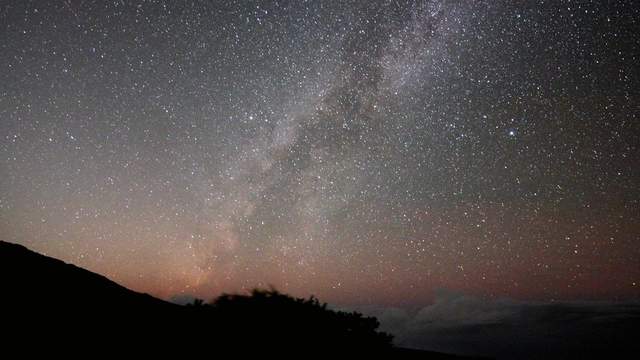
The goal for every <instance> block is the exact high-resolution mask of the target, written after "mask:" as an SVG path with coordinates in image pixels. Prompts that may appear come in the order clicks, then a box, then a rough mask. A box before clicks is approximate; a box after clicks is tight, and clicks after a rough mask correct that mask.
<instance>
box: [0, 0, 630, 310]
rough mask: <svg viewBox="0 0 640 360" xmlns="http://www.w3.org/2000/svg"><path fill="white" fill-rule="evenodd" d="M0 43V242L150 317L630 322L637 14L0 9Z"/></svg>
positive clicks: (113, 6) (346, 7)
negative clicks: (244, 306)
mask: <svg viewBox="0 0 640 360" xmlns="http://www.w3.org/2000/svg"><path fill="white" fill-rule="evenodd" d="M0 19H2V20H3V21H2V23H3V25H1V31H0V69H3V71H0V94H1V96H0V136H1V138H2V145H0V174H1V176H0V239H3V240H6V241H9V242H13V243H17V244H21V245H24V246H27V247H28V248H30V249H32V250H34V251H37V252H40V253H43V254H46V255H48V256H51V257H54V258H58V259H61V260H63V261H65V262H68V263H73V264H75V265H77V266H79V267H82V268H86V269H88V270H91V271H93V272H96V273H99V274H102V275H104V276H106V277H108V278H109V279H111V280H113V281H115V282H117V283H119V284H122V285H123V286H125V287H127V288H130V289H132V290H135V291H139V292H145V293H149V294H151V295H153V296H156V297H159V298H161V299H164V300H171V299H175V298H176V297H180V296H183V297H194V298H202V299H205V300H209V299H213V298H214V297H216V296H218V295H220V294H222V293H238V292H243V291H246V290H251V289H253V288H268V287H269V286H273V287H274V288H276V289H277V290H278V291H282V292H284V293H288V294H292V295H294V296H298V297H308V296H309V295H314V296H317V297H318V298H319V299H320V300H321V301H323V302H328V303H330V304H332V305H334V304H337V305H340V306H360V307H364V308H366V307H370V308H376V307H378V308H385V309H386V308H394V307H401V308H404V309H407V308H416V309H419V308H425V307H428V306H429V305H433V304H436V303H438V301H440V300H442V299H443V297H442V294H443V292H444V293H448V292H454V293H456V294H460V297H459V298H458V299H463V300H464V301H467V302H469V303H471V304H472V305H473V306H478V307H479V308H480V309H489V310H493V309H494V308H493V305H487V304H494V303H497V304H502V305H504V303H505V302H504V301H503V300H504V299H511V300H513V301H514V302H517V303H518V304H519V305H517V306H516V305H509V306H507V305H505V306H506V308H507V309H511V310H512V311H513V312H516V311H515V310H513V308H518V309H520V308H526V307H527V306H529V305H530V304H535V303H538V302H539V303H544V304H548V303H569V304H577V303H580V302H582V301H593V302H595V303H607V304H611V303H616V302H631V303H635V302H637V301H638V300H640V266H638V264H639V263H640V247H638V246H637V245H638V244H639V243H640V198H639V196H638V194H639V192H638V190H639V189H640V167H638V166H637V165H638V159H639V158H640V149H639V145H638V144H640V125H639V124H640V122H639V120H640V119H639V116H638V115H640V110H639V109H640V107H639V106H638V104H640V98H639V97H640V95H639V94H640V91H639V90H640V73H639V70H638V66H637V64H638V60H639V59H640V35H638V32H637V29H638V28H640V26H638V25H639V24H638V19H640V11H639V10H638V8H637V7H634V6H633V5H631V4H628V3H624V2H621V3H615V4H593V3H581V2H580V3H577V4H575V3H571V2H550V3H533V2H532V3H526V4H513V3H510V2H508V1H497V2H493V1H492V2H484V1H480V2H456V1H415V2H412V1H408V2H345V3H333V2H332V3H325V2H313V3H304V2H292V3H288V2H270V1H267V2H240V3H235V2H229V3H226V2H210V3H205V2H186V3H180V4H176V3H168V2H157V3H148V2H139V1H131V2H124V1H123V2H109V3H103V2H100V1H82V2H77V1H64V2H51V1H42V2H34V3H28V2H24V1H6V2H3V3H2V4H1V5H0ZM445 298H446V299H450V298H451V296H449V297H447V296H445ZM470 299H472V300H470ZM475 299H483V300H482V301H480V300H475ZM501 299H502V300H501ZM485 300H486V301H485ZM510 306H511V307H510ZM474 309H475V308H474ZM518 311H519V310H518ZM508 315H509V316H511V315H512V313H509V314H508ZM403 316H404V315H403ZM505 316H506V315H505Z"/></svg>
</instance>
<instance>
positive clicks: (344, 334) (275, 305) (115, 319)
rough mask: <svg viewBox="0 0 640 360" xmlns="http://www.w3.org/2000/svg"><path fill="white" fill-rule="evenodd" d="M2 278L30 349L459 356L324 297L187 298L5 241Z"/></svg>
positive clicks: (0, 254) (7, 308)
mask: <svg viewBox="0 0 640 360" xmlns="http://www.w3.org/2000/svg"><path fill="white" fill-rule="evenodd" d="M0 281H1V284H2V285H1V286H2V296H1V303H0V305H1V307H0V308H1V309H2V310H1V311H2V322H3V324H2V327H3V330H4V331H3V333H4V334H3V335H2V340H3V343H4V345H8V346H14V347H16V348H19V349H20V350H21V351H23V352H24V353H28V352H31V351H39V352H52V353H54V352H58V353H66V354H70V355H71V354H76V355H77V354H78V353H80V354H86V355H89V354H91V355H99V354H100V353H101V352H102V353H104V352H111V351H124V350H126V351H132V350H134V351H142V352H144V353H146V354H148V355H151V354H165V355H167V354H169V353H175V352H179V353H180V354H183V355H184V354H200V353H208V354H216V355H220V354H229V353H230V352H233V353H234V354H243V353H245V354H246V353H260V354H263V355H265V356H266V355H269V357H271V356H273V355H296V356H297V357H315V356H317V355H323V354H327V355H328V354H336V355H344V354H357V355H367V356H376V357H378V356H380V355H382V356H385V357H388V358H394V359H397V358H402V359H456V358H458V357H456V356H452V355H445V354H440V353H435V352H426V351H415V350H408V349H399V348H395V347H393V346H392V336H391V335H389V334H386V333H383V332H380V331H378V330H377V329H378V325H379V323H378V321H377V320H376V319H375V318H371V317H364V316H362V315H361V314H359V313H356V312H351V313H348V312H339V311H333V310H330V309H328V308H327V307H326V304H322V303H320V302H319V301H318V300H317V299H315V298H310V299H296V298H292V297H290V296H288V295H284V294H281V293H278V292H277V291H273V290H272V291H254V292H253V293H252V294H250V295H223V296H221V297H219V298H218V299H216V300H215V301H214V302H212V303H211V304H204V303H201V302H196V303H194V304H190V305H187V306H180V305H176V304H172V303H169V302H165V301H162V300H159V299H156V298H154V297H152V296H150V295H147V294H140V293H137V292H134V291H131V290H129V289H126V288H124V287H122V286H120V285H118V284H116V283H114V282H112V281H110V280H109V279H107V278H105V277H103V276H100V275H98V274H95V273H92V272H90V271H87V270H84V269H81V268H78V267H76V266H74V265H70V264H66V263H64V262H62V261H60V260H57V259H53V258H50V257H47V256H44V255H40V254H37V253H35V252H32V251H30V250H28V249H27V248H25V247H23V246H20V245H16V244H11V243H7V242H1V241H0ZM86 351H89V352H86ZM213 357H216V356H213ZM467 359H468V358H467Z"/></svg>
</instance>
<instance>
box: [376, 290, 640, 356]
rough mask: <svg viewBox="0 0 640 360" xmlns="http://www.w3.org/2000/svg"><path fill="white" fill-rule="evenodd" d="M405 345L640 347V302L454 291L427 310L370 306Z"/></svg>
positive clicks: (455, 348)
mask: <svg viewBox="0 0 640 360" xmlns="http://www.w3.org/2000/svg"><path fill="white" fill-rule="evenodd" d="M364 312H365V313H368V314H371V315H374V316H376V317H377V318H378V319H379V320H380V322H381V328H382V330H384V331H388V332H390V333H393V334H394V335H395V343H396V344H397V345H399V346H404V347H411V348H419V349H425V350H433V351H441V352H447V353H455V354H463V355H482V356H488V357H493V358H498V359H515V358H517V359H540V358H567V357H568V358H594V357H607V356H612V355H613V354H618V353H629V352H632V351H634V352H636V353H638V351H640V344H639V343H638V341H637V336H636V335H635V334H636V331H637V329H638V328H639V325H640V303H638V302H626V303H622V302H619V303H611V302H561V303H548V302H523V301H515V300H511V299H500V300H490V299H484V298H480V297H477V296H471V295H465V294H461V293H455V292H450V291H441V292H439V293H438V295H437V297H436V300H435V302H434V303H433V304H432V305H429V306H426V307H424V308H421V309H401V308H380V309H367V310H364Z"/></svg>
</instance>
